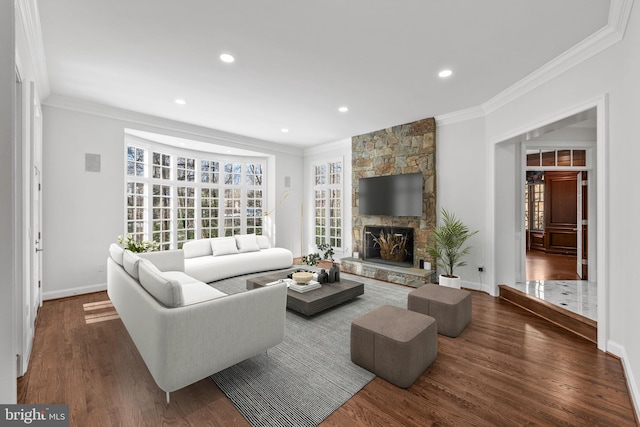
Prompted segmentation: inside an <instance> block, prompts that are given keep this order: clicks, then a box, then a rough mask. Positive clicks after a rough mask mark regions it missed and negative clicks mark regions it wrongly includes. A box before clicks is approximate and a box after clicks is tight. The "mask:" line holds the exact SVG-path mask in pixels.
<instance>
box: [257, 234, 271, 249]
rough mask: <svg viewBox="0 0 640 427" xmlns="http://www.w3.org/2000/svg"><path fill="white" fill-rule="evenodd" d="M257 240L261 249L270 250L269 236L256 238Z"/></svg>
mask: <svg viewBox="0 0 640 427" xmlns="http://www.w3.org/2000/svg"><path fill="white" fill-rule="evenodd" d="M256 240H257V242H258V247H259V248H260V249H269V247H270V245H269V238H268V237H267V236H256Z"/></svg>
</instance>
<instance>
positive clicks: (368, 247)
mask: <svg viewBox="0 0 640 427" xmlns="http://www.w3.org/2000/svg"><path fill="white" fill-rule="evenodd" d="M362 241H363V242H364V245H363V249H364V251H363V259H364V260H365V261H369V262H377V263H380V264H390V265H397V266H400V267H413V228H410V227H393V226H371V225H367V226H365V227H364V236H363V239H362Z"/></svg>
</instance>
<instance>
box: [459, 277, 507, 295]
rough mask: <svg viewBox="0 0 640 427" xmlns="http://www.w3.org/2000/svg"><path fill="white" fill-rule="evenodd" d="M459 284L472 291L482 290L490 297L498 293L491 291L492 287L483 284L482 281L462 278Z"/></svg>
mask: <svg viewBox="0 0 640 427" xmlns="http://www.w3.org/2000/svg"><path fill="white" fill-rule="evenodd" d="M461 286H462V287H463V288H465V289H471V290H472V291H480V292H484V293H486V294H489V295H491V296H492V297H497V296H498V295H497V294H495V293H493V292H492V291H493V288H492V287H490V286H488V285H486V284H484V283H478V282H469V281H467V280H463V281H462V283H461Z"/></svg>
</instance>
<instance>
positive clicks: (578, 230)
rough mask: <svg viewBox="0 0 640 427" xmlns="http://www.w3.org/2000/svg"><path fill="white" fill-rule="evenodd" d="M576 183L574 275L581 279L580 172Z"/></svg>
mask: <svg viewBox="0 0 640 427" xmlns="http://www.w3.org/2000/svg"><path fill="white" fill-rule="evenodd" d="M576 181H577V183H578V184H577V187H578V188H577V195H578V198H577V203H576V204H577V205H578V206H577V216H576V224H577V226H576V233H577V239H576V241H577V244H576V260H577V262H576V273H578V278H579V279H582V245H583V242H582V185H583V184H582V182H583V181H582V172H578V177H577V179H576Z"/></svg>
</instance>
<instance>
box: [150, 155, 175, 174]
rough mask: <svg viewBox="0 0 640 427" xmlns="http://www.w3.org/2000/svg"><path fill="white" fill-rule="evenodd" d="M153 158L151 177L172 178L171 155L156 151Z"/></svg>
mask: <svg viewBox="0 0 640 427" xmlns="http://www.w3.org/2000/svg"><path fill="white" fill-rule="evenodd" d="M152 158H153V163H152V166H151V171H152V176H151V177H152V178H155V179H167V180H168V179H171V155H169V154H163V153H157V152H154V153H153V156H152Z"/></svg>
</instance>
